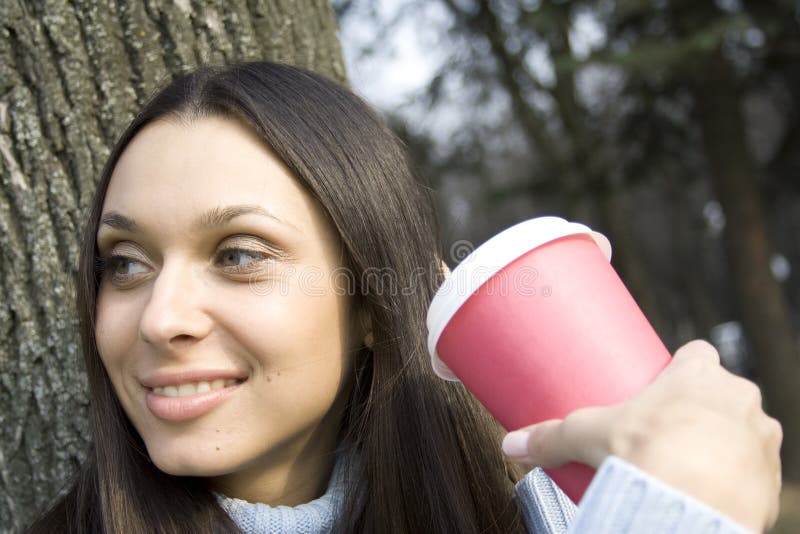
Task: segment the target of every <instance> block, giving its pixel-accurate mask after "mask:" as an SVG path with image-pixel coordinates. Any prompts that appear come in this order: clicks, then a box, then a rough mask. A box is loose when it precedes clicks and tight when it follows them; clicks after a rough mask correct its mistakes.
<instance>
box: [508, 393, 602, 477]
mask: <svg viewBox="0 0 800 534" xmlns="http://www.w3.org/2000/svg"><path fill="white" fill-rule="evenodd" d="M612 418H613V415H612V410H611V408H608V407H592V408H582V409H580V410H576V411H575V412H572V413H571V414H570V415H568V416H567V417H566V418H565V419H551V420H549V421H543V422H541V423H537V424H535V425H531V426H527V427H524V428H521V429H519V430H515V431H514V432H509V433H508V434H506V437H505V438H504V439H503V452H504V453H505V454H506V455H508V456H509V457H511V458H513V459H514V460H516V461H520V462H524V463H527V464H532V465H534V466H539V467H558V466H560V465H563V464H565V463H568V462H581V463H584V464H587V465H591V466H592V467H598V466H599V465H600V464H601V463H603V460H604V459H605V458H606V457H607V456H608V455H609V454H610V446H609V443H610V437H609V429H610V428H611V425H610V422H611V419H612Z"/></svg>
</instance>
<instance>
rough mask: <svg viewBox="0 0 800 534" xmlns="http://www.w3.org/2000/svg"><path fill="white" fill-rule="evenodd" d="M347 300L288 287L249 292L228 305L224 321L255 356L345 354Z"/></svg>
mask: <svg viewBox="0 0 800 534" xmlns="http://www.w3.org/2000/svg"><path fill="white" fill-rule="evenodd" d="M348 298H349V297H347V296H343V295H338V294H336V293H335V292H334V291H333V290H331V289H330V288H319V287H317V288H312V289H309V288H307V287H304V286H303V285H301V284H293V285H292V286H290V287H289V288H288V289H287V290H285V291H283V292H282V293H270V294H261V295H259V294H256V293H255V292H249V293H248V294H247V295H240V296H239V298H237V299H230V300H229V302H230V303H231V304H229V305H228V306H227V312H226V313H225V316H227V317H229V318H231V319H234V320H233V325H232V327H233V328H235V330H237V331H238V332H239V333H240V336H239V337H241V338H242V339H244V340H246V344H248V345H253V348H254V349H255V348H256V346H260V350H255V352H256V353H267V354H272V355H273V356H275V357H280V355H286V356H287V357H291V358H293V359H294V358H303V359H308V357H312V356H314V355H316V356H317V357H319V356H323V355H328V356H329V355H331V354H333V353H340V352H341V351H342V350H347V349H348V345H349V344H350V343H349V340H350V339H349V338H350V337H351V335H350V330H351V328H350V320H349V312H348V302H349V301H348Z"/></svg>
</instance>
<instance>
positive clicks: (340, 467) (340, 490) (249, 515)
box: [216, 450, 347, 534]
mask: <svg viewBox="0 0 800 534" xmlns="http://www.w3.org/2000/svg"><path fill="white" fill-rule="evenodd" d="M344 456H345V455H344V454H342V452H341V450H340V451H339V452H338V453H337V455H336V459H335V461H334V465H333V471H332V472H331V478H330V480H329V481H328V487H327V489H326V490H325V493H324V494H323V495H322V496H320V497H318V498H316V499H314V500H313V501H309V502H307V503H303V504H299V505H297V506H284V505H279V506H269V505H267V504H263V503H251V502H248V501H245V500H242V499H235V498H232V497H226V496H225V495H221V494H216V497H217V501H218V502H219V504H220V506H222V509H223V510H225V512H226V513H227V514H228V515H229V516H230V517H231V519H233V521H234V522H235V523H236V525H237V526H238V527H239V529H240V530H241V531H242V532H243V533H244V534H265V533H269V534H273V533H275V534H290V533H292V534H294V533H303V534H322V533H327V532H330V531H331V529H332V528H333V522H334V519H335V517H336V516H337V515H338V511H339V510H340V509H341V506H342V503H343V500H344V492H345V480H344V478H345V471H346V463H347V462H346V461H345V459H344Z"/></svg>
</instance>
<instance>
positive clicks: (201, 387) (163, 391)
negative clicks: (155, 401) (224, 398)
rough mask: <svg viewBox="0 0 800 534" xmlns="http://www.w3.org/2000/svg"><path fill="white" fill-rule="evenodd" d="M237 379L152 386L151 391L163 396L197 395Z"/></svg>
mask: <svg viewBox="0 0 800 534" xmlns="http://www.w3.org/2000/svg"><path fill="white" fill-rule="evenodd" d="M237 382H238V380H236V379H235V378H229V379H227V380H225V379H224V378H217V379H216V380H214V381H212V382H207V381H203V382H190V383H187V384H179V385H177V386H164V387H155V388H153V393H155V394H156V395H161V396H164V397H188V396H189V395H197V394H198V393H206V392H208V391H212V390H215V389H222V388H226V387H230V386H232V385H234V384H236V383H237Z"/></svg>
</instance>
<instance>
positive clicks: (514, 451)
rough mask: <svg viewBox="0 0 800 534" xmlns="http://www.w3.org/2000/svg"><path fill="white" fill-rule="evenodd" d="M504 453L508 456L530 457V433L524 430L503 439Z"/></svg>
mask: <svg viewBox="0 0 800 534" xmlns="http://www.w3.org/2000/svg"><path fill="white" fill-rule="evenodd" d="M503 452H504V453H506V454H507V455H508V456H514V457H517V458H521V457H523V456H528V433H527V432H525V431H522V430H517V431H515V432H509V433H508V434H506V437H505V438H503Z"/></svg>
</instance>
